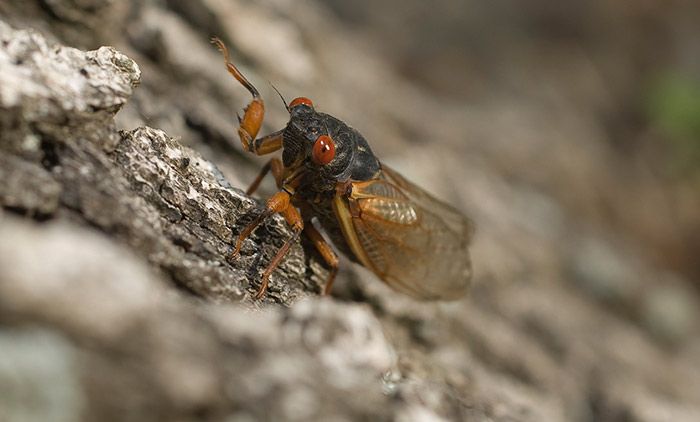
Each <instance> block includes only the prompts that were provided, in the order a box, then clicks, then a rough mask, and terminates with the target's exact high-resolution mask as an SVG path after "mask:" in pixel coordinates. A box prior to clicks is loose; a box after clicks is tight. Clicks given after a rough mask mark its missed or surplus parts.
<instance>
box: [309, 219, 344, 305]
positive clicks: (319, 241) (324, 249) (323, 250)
mask: <svg viewBox="0 0 700 422" xmlns="http://www.w3.org/2000/svg"><path fill="white" fill-rule="evenodd" d="M304 233H305V234H306V235H307V236H309V239H311V242H312V243H313V244H314V246H315V247H316V250H318V252H319V253H320V254H321V256H322V257H323V259H324V260H325V261H326V264H328V266H329V267H330V274H329V275H328V279H327V280H326V286H325V287H324V289H323V294H324V296H325V295H328V294H330V292H331V288H332V287H333V281H335V276H336V274H338V255H336V254H335V252H334V251H333V248H331V245H329V244H328V242H326V239H324V238H323V236H322V235H321V233H319V231H318V230H316V227H314V225H313V224H311V222H309V223H307V224H306V226H304Z"/></svg>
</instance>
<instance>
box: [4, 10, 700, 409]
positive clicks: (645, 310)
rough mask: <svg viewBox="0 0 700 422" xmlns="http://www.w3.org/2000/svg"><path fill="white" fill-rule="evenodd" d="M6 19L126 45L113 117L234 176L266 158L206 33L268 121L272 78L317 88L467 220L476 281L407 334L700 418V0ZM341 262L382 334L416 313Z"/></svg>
mask: <svg viewBox="0 0 700 422" xmlns="http://www.w3.org/2000/svg"><path fill="white" fill-rule="evenodd" d="M0 13H1V14H2V17H3V19H5V20H6V21H7V22H9V23H10V24H12V25H13V26H15V27H17V28H24V27H32V28H35V29H37V30H39V31H42V32H43V33H45V34H47V35H48V36H51V37H55V39H56V40H58V41H60V42H62V43H65V44H67V45H71V46H75V47H78V48H82V49H94V48H97V47H99V46H100V45H105V44H109V45H113V46H115V47H116V48H117V49H119V50H121V51H123V52H124V53H126V54H127V55H129V56H130V57H131V58H133V59H134V60H135V61H136V62H137V63H138V64H139V66H140V67H141V71H142V82H141V86H140V87H139V88H138V89H137V90H136V93H135V95H134V96H133V98H132V100H131V101H130V103H129V104H128V106H127V107H126V108H125V109H124V110H122V111H121V112H120V113H119V114H118V116H117V124H118V125H119V127H120V128H123V129H132V128H135V127H137V126H140V125H148V126H151V127H155V128H161V129H163V130H165V131H166V132H167V133H168V134H169V135H170V136H173V137H177V138H178V140H179V141H180V142H181V143H183V144H186V145H188V146H191V147H192V148H194V149H196V150H198V151H199V152H200V153H202V154H203V155H204V156H205V157H206V158H208V159H210V160H212V161H213V162H215V163H216V164H217V166H218V167H219V168H220V169H221V170H222V171H223V172H224V174H225V175H226V177H227V179H228V180H229V181H230V182H231V184H232V185H233V186H236V187H241V188H243V187H245V186H246V185H247V184H248V183H249V182H250V181H251V180H252V178H253V177H254V175H255V174H256V172H257V170H258V169H259V167H260V165H261V164H262V163H263V162H264V159H258V158H255V157H251V156H249V155H248V154H244V153H243V152H242V150H241V148H240V145H239V142H238V139H237V136H236V126H235V124H236V119H235V114H236V112H240V110H241V109H242V107H243V106H244V105H245V104H246V103H247V101H248V99H249V98H248V96H247V92H246V91H245V90H244V89H242V88H241V87H240V86H239V85H238V84H237V83H236V82H235V81H234V80H233V79H232V78H230V76H229V75H228V74H227V73H226V71H225V69H224V67H223V63H222V59H221V57H220V55H219V53H218V52H217V51H216V49H215V48H213V47H212V46H211V45H210V44H209V42H208V40H209V37H210V36H212V35H217V36H219V37H221V38H222V39H224V40H225V41H226V43H227V44H228V45H229V47H230V48H231V50H232V55H233V57H234V60H235V61H236V63H237V64H239V65H240V67H241V69H242V71H243V72H244V73H245V74H246V75H247V76H248V77H249V79H250V80H251V81H253V83H254V84H255V85H256V86H257V87H258V88H259V89H260V91H261V92H262V95H263V98H265V100H266V104H267V109H268V114H267V118H266V121H265V125H264V128H263V132H265V133H268V132H271V131H273V130H277V129H279V128H281V127H282V126H283V125H284V124H285V123H286V111H285V110H284V107H283V106H282V103H281V101H280V100H279V99H278V97H277V94H276V93H275V92H274V90H273V89H272V87H271V84H274V85H275V87H276V88H277V89H279V91H280V92H281V93H282V95H284V97H285V98H287V100H289V99H291V98H294V97H296V96H307V97H309V98H311V99H313V100H314V103H315V104H316V105H317V108H318V109H320V110H322V111H324V112H327V113H329V114H332V115H334V116H336V117H338V118H340V119H342V120H344V121H345V122H346V123H348V124H349V125H351V126H353V127H354V128H356V129H358V130H359V131H360V132H361V133H362V134H363V135H364V136H365V137H366V138H367V140H368V141H369V143H370V145H371V146H372V148H373V150H374V152H375V154H376V155H377V156H378V157H380V159H381V160H383V161H384V162H386V163H388V164H390V165H392V166H394V167H395V168H397V169H398V170H399V171H400V172H402V173H403V174H404V175H406V176H407V177H408V178H409V179H410V180H412V181H414V182H416V183H417V184H419V185H421V186H423V187H425V188H426V189H427V190H429V191H430V192H433V193H434V194H435V195H436V196H438V197H440V198H443V199H444V200H446V201H447V202H450V203H452V204H453V205H455V206H456V207H458V208H459V209H461V210H463V212H464V213H465V214H466V215H468V216H469V217H470V218H472V219H473V220H474V221H475V224H476V229H477V234H476V238H475V240H474V245H473V256H472V258H473V262H474V268H475V279H474V288H473V292H472V294H471V296H470V298H469V299H467V304H466V306H464V307H460V308H459V309H458V310H456V309H455V308H450V307H447V308H446V309H442V310H440V312H439V315H441V318H443V319H442V320H441V321H443V323H444V325H443V326H442V327H437V329H436V331H435V332H420V330H419V329H418V330H419V332H420V333H419V334H415V333H414V334H415V335H416V336H418V337H419V338H422V340H421V341H424V342H426V344H428V345H432V346H422V347H425V348H426V349H427V350H429V351H430V353H434V354H432V355H431V356H433V357H435V356H438V355H439V356H442V358H435V359H436V360H435V362H438V363H435V365H438V366H439V365H443V368H449V367H450V365H449V364H448V363H446V362H451V361H450V359H451V358H449V359H448V358H445V356H447V355H446V354H442V355H441V354H439V353H438V352H439V351H441V350H442V351H443V352H444V350H443V349H442V348H441V346H438V345H436V343H440V342H446V341H448V340H447V339H449V338H453V337H454V336H458V337H459V336H462V337H464V339H463V340H462V339H459V340H455V342H457V343H459V344H461V345H462V346H463V347H464V348H465V349H464V350H469V351H470V352H469V354H470V356H471V354H473V355H474V356H476V359H477V360H480V361H482V362H484V365H485V366H486V367H487V368H490V369H494V368H495V369H494V370H495V371H496V372H497V373H499V374H501V375H505V376H506V377H512V378H515V379H516V380H518V382H522V383H523V384H524V385H526V386H528V388H530V387H532V388H534V389H535V390H536V391H538V392H539V393H542V394H543V397H547V398H551V397H555V398H556V399H555V401H556V402H557V403H558V404H556V405H552V404H551V403H549V402H548V404H546V406H550V405H552V406H554V407H557V406H559V405H561V406H562V407H563V408H565V409H570V408H571V407H572V406H573V407H576V406H580V407H581V408H586V409H587V410H586V411H585V412H584V411H580V412H579V411H576V412H574V413H576V416H577V417H578V418H579V419H580V420H681V419H683V418H684V417H685V418H687V420H692V418H694V417H695V416H697V415H698V412H700V410H699V409H700V372H698V371H700V369H699V368H700V336H698V335H699V334H700V306H699V305H700V295H699V291H700V290H699V289H700V259H699V257H698V252H699V251H700V194H699V192H700V3H698V2H696V1H690V0H688V1H681V0H678V1H669V0H663V1H662V0H637V1H614V2H611V1H604V0H596V1H587V2H579V1H561V0H560V1H555V0H536V1H530V2H519V1H515V0H492V1H476V0H465V1H457V0H435V1H431V2H425V1H419V0H382V1H369V0H356V1H353V2H346V1H337V0H328V1H321V0H304V1H292V0H262V1H245V0H229V1H227V0H152V1H143V2H137V1H122V2H114V1H108V0H81V1H58V0H41V1H27V2H23V1H9V2H8V1H5V2H3V3H2V4H0ZM266 183H267V184H266V185H265V187H264V189H263V191H262V195H263V196H264V195H265V194H269V193H270V192H272V189H273V186H272V183H271V181H268V182H266ZM345 264H346V265H345V266H344V269H343V270H342V271H341V274H340V277H339V281H338V284H339V287H338V289H339V291H338V295H339V298H340V299H341V300H347V301H352V300H357V297H358V296H357V295H358V294H357V293H356V292H355V290H357V289H360V290H362V291H364V292H365V293H363V294H362V295H361V299H362V300H366V299H367V298H368V297H370V298H375V299H373V300H374V301H375V302H377V303H379V305H377V304H375V305H374V306H377V307H380V308H382V309H384V310H385V311H386V310H387V309H389V310H390V311H386V312H387V313H388V314H392V312H393V314H394V316H395V319H392V318H393V317H389V316H382V321H383V322H384V323H385V328H386V327H388V328H387V330H389V331H390V329H391V327H394V326H395V325H396V324H400V322H397V321H402V319H401V318H417V319H419V320H420V318H422V316H421V317H415V316H411V315H416V314H415V313H413V314H412V312H414V311H413V310H412V309H414V308H413V307H414V306H417V305H413V304H406V303H404V302H403V301H402V299H396V300H398V301H399V303H400V304H401V305H395V306H394V305H392V304H390V303H389V302H391V301H392V300H395V299H394V298H393V297H391V298H388V297H389V296H390V295H391V294H390V293H388V289H386V288H385V287H384V286H382V285H380V284H379V283H377V281H376V280H375V279H372V277H371V276H370V275H368V273H367V272H365V271H364V270H362V269H359V268H357V267H354V266H351V265H350V264H349V263H348V262H347V260H346V261H345ZM368 292H369V293H368ZM376 296H378V297H380V298H381V299H376ZM397 307H398V308H397ZM463 308H466V309H463ZM392 309H393V311H391V310H392ZM396 309H399V310H396ZM409 310H410V311H409ZM415 312H418V313H419V315H423V316H424V315H425V313H424V312H428V311H425V310H420V311H415ZM421 312H423V313H421ZM431 312H432V311H431ZM397 315H398V316H397ZM418 325H420V324H418ZM433 328H435V327H433ZM428 331H430V330H428ZM421 336H422V337H421ZM390 337H391V335H390ZM454 338H456V337H454ZM414 340H415V339H414ZM395 341H396V342H398V343H396V344H403V343H401V342H402V341H404V340H400V339H399V340H395ZM412 341H413V340H412ZM449 341H451V340H449ZM462 346H460V347H462ZM406 347H407V348H409V346H406ZM399 348H400V347H399ZM459 350H462V349H459ZM426 353H428V352H426ZM430 353H428V354H429V355H430ZM460 353H461V352H460ZM465 353H466V352H465ZM521 353H522V354H521ZM443 358H444V359H443ZM440 359H443V360H440ZM459 359H461V358H459ZM404 371H408V370H407V369H405V368H404ZM633 386H634V387H633ZM539 393H538V394H539ZM562 403H563V404H562ZM582 403H583V404H582ZM543 406H545V405H543ZM693 412H695V413H693ZM582 414H585V416H581V415H582ZM569 415H571V414H569ZM668 415H674V417H673V418H672V419H665V417H666V416H668Z"/></svg>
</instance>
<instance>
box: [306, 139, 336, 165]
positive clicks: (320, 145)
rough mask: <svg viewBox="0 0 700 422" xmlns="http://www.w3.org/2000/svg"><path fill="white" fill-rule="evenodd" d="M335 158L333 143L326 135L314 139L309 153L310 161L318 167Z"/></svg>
mask: <svg viewBox="0 0 700 422" xmlns="http://www.w3.org/2000/svg"><path fill="white" fill-rule="evenodd" d="M333 157H335V142H333V139H331V137H330V136H328V135H321V136H319V137H318V139H316V142H315V143H314V148H313V150H312V151H311V159H312V160H313V162H314V163H316V164H318V165H319V166H323V165H326V164H328V163H330V162H331V161H332V160H333Z"/></svg>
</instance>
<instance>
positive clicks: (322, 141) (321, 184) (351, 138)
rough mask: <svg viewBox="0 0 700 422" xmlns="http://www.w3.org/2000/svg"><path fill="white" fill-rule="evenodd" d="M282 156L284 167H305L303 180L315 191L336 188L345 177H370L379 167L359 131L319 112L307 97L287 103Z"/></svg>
mask: <svg viewBox="0 0 700 422" xmlns="http://www.w3.org/2000/svg"><path fill="white" fill-rule="evenodd" d="M288 109H289V123H287V127H286V128H285V130H284V137H283V148H284V152H283V153H282V160H283V162H284V166H285V167H287V168H299V167H301V166H303V168H304V170H305V171H304V173H305V176H304V184H306V185H309V186H310V187H311V188H312V190H314V191H315V192H316V193H323V192H329V191H333V190H335V187H336V185H337V184H338V183H342V182H346V181H347V180H368V179H371V178H372V177H373V176H374V175H375V174H376V173H377V172H378V171H379V169H380V164H379V161H378V160H377V158H376V157H375V156H374V154H373V153H372V150H371V149H370V148H369V145H368V144H367V141H366V140H365V138H364V137H362V135H360V133H359V132H357V131H356V130H355V129H353V128H351V127H349V126H348V125H346V124H345V123H343V122H342V121H340V120H338V119H336V118H335V117H333V116H330V115H328V114H325V113H319V112H317V111H316V110H315V109H314V105H313V103H312V102H311V100H309V99H308V98H305V97H299V98H295V99H294V100H293V101H292V102H291V103H290V104H289V107H288Z"/></svg>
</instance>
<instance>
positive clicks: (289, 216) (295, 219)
mask: <svg viewBox="0 0 700 422" xmlns="http://www.w3.org/2000/svg"><path fill="white" fill-rule="evenodd" d="M282 215H283V216H284V219H285V220H287V223H288V224H289V225H290V226H292V231H293V234H292V237H290V238H289V239H287V241H286V242H284V245H282V247H281V248H280V250H279V251H277V254H276V255H275V257H274V258H272V261H270V263H269V264H268V266H267V268H265V272H263V275H262V280H261V284H260V289H258V292H257V293H256V294H255V299H260V298H262V297H263V296H264V295H265V292H266V291H267V285H268V283H269V281H270V275H271V274H272V272H273V271H274V270H275V268H277V266H278V265H279V264H280V262H282V259H283V258H284V256H285V255H286V254H287V252H289V248H290V247H291V246H292V244H293V243H294V242H295V241H296V240H297V239H298V238H299V234H300V233H301V231H302V230H303V229H304V220H302V219H301V214H299V211H297V209H296V208H295V207H294V206H293V205H291V204H289V206H288V207H287V208H286V209H285V210H284V211H282Z"/></svg>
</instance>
